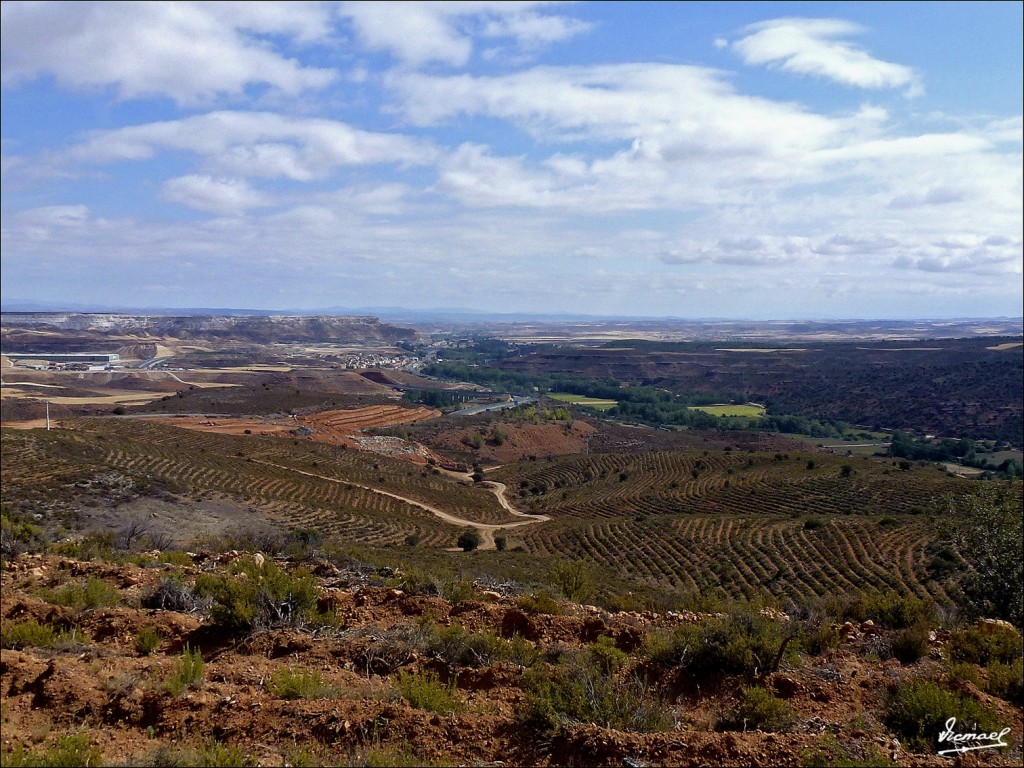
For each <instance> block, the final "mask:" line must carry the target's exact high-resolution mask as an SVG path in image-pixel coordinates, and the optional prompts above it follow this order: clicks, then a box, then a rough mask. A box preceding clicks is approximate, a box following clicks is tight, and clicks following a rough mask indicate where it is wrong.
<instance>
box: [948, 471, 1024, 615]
mask: <svg viewBox="0 0 1024 768" xmlns="http://www.w3.org/2000/svg"><path fill="white" fill-rule="evenodd" d="M1022 506H1024V505H1022V499H1021V484H1020V482H1018V481H1014V480H1010V481H1008V482H1006V483H1004V484H999V485H986V486H983V487H982V488H981V490H980V491H979V492H978V493H976V494H975V495H973V496H965V497H962V498H958V499H947V500H946V515H945V520H944V528H943V534H944V535H945V537H946V538H948V539H949V540H950V541H951V542H952V543H953V545H954V546H955V547H956V549H957V551H958V552H959V554H960V557H962V558H963V560H964V562H965V563H966V564H967V566H968V568H969V570H968V572H967V574H966V575H965V576H964V577H963V579H962V581H961V585H960V586H961V589H962V590H963V594H964V599H965V606H964V607H965V608H966V610H967V612H968V614H970V615H971V616H975V617H977V616H986V617H990V618H997V619H1005V620H1007V621H1010V622H1012V623H1013V624H1015V625H1016V626H1018V627H1020V626H1024V522H1022V509H1021V508H1022Z"/></svg>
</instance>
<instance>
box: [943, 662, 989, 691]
mask: <svg viewBox="0 0 1024 768" xmlns="http://www.w3.org/2000/svg"><path fill="white" fill-rule="evenodd" d="M946 678H947V679H948V680H949V681H950V682H952V683H954V684H959V683H970V684H971V685H976V686H978V687H979V688H980V687H981V676H980V675H979V674H978V667H977V666H976V665H974V664H968V663H967V662H963V661H947V662H946Z"/></svg>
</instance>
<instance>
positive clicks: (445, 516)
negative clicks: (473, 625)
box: [253, 459, 551, 549]
mask: <svg viewBox="0 0 1024 768" xmlns="http://www.w3.org/2000/svg"><path fill="white" fill-rule="evenodd" d="M253 461H254V462H256V463H258V464H266V465H267V466H268V467H277V468H278V469H284V470H287V471H289V472H295V473H296V474H299V475H306V476H307V477H315V478H318V479H320V480H327V481H328V482H331V483H339V484H341V485H351V486H353V487H355V488H362V489H363V490H366V491H371V492H372V493H378V494H380V495H381V496H390V497H391V498H392V499H398V500H399V501H404V502H405V503H406V504H410V505H412V506H414V507H419V508H420V509H422V510H425V511H426V512H429V513H430V514H432V515H434V516H436V517H439V518H440V519H441V520H444V521H445V522H446V523H451V524H452V525H457V526H460V527H463V528H474V529H475V530H476V531H478V532H479V534H480V546H479V547H477V549H497V545H496V544H495V543H494V533H495V531H503V530H505V529H508V528H519V527H521V526H524V525H532V524H534V523H543V522H545V521H547V520H550V519H551V518H550V517H548V516H547V515H528V514H526V513H525V512H520V511H519V510H518V509H516V508H515V507H513V506H512V504H511V502H509V500H508V498H507V497H506V496H505V492H506V491H507V490H508V488H507V486H506V485H505V484H504V483H498V482H495V481H493V480H487V481H484V482H482V483H480V485H484V486H487V487H488V488H489V489H490V490H491V491H493V492H494V495H495V497H497V499H498V503H499V504H500V505H501V506H502V507H503V508H504V509H505V510H507V511H508V512H509V513H510V514H512V515H515V516H516V517H521V518H523V520H522V521H520V522H518V523H500V524H497V523H478V522H475V521H473V520H466V519H464V518H461V517H456V516H455V515H453V514H451V513H449V512H445V511H444V510H442V509H438V508H437V507H435V506H433V505H431V504H425V503H424V502H422V501H417V500H416V499H410V498H409V497H408V496H402V495H400V494H397V493H392V492H391V491H383V490H381V489H380V488H374V487H373V486H370V485H361V484H359V483H353V482H349V481H348V480H339V479H338V478H336V477H328V476H327V475H320V474H317V473H316V472H307V471H305V470H303V469H295V468H294V467H287V466H285V465H283V464H275V463H273V462H270V461H263V460H262V459H253ZM446 474H449V475H453V476H455V477H459V478H470V479H471V476H470V475H462V474H459V473H456V472H447V473H446Z"/></svg>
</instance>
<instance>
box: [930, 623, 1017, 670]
mask: <svg viewBox="0 0 1024 768" xmlns="http://www.w3.org/2000/svg"><path fill="white" fill-rule="evenodd" d="M948 648H949V655H950V658H952V659H953V660H954V661H967V662H970V663H972V664H980V665H981V666H983V667H986V666H988V665H989V664H991V663H992V662H994V661H998V662H1002V663H1003V664H1012V663H1013V662H1014V660H1016V659H1018V658H1020V657H1021V653H1022V652H1024V644H1022V642H1021V635H1020V633H1019V632H1017V631H1016V630H1015V629H1013V628H1012V627H1001V626H994V627H986V628H985V629H982V628H981V627H971V628H970V629H966V630H962V631H959V632H954V633H953V634H952V635H951V636H950V638H949V646H948Z"/></svg>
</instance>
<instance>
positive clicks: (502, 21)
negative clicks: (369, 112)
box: [341, 2, 590, 67]
mask: <svg viewBox="0 0 1024 768" xmlns="http://www.w3.org/2000/svg"><path fill="white" fill-rule="evenodd" d="M546 5H550V3H539V2H429V3H424V2H351V3H345V4H344V5H343V6H342V10H341V13H342V15H343V16H345V17H347V18H348V19H349V20H350V21H351V22H352V25H353V26H354V27H355V30H356V34H357V36H358V37H359V39H360V40H361V41H362V42H363V43H364V44H365V45H366V46H368V47H369V48H372V49H376V50H386V51H390V52H391V53H392V54H393V55H394V56H396V57H397V58H398V59H399V60H401V61H403V62H405V63H407V64H411V65H423V64H427V63H430V62H436V63H440V64H447V65H450V66H454V67H461V66H465V65H466V64H467V63H469V60H470V58H471V56H472V54H473V47H474V38H475V37H485V38H492V39H502V38H504V39H511V40H512V42H513V43H514V44H515V45H516V46H517V47H518V48H519V49H520V50H523V51H532V50H535V49H537V48H539V47H542V46H544V45H549V44H551V43H556V42H560V41H562V40H566V39H568V38H571V37H573V36H575V35H578V34H581V33H583V32H586V31H587V30H588V29H590V25H589V24H587V23H585V22H582V21H579V20H577V19H571V18H568V17H566V16H560V15H555V14H551V13H541V12H539V11H538V10H537V9H538V8H539V7H541V6H546Z"/></svg>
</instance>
